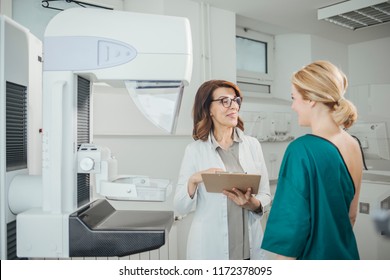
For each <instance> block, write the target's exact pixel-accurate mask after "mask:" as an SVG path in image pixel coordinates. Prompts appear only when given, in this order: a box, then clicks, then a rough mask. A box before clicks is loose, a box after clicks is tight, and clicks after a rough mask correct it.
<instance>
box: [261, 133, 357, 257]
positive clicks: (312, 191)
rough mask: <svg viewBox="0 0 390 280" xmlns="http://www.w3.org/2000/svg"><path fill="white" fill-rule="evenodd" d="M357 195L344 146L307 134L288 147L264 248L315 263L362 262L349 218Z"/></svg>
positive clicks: (281, 168)
mask: <svg viewBox="0 0 390 280" xmlns="http://www.w3.org/2000/svg"><path fill="white" fill-rule="evenodd" d="M354 194H355V187H354V183H353V180H352V177H351V175H350V173H349V171H348V169H347V166H346V164H345V162H344V159H343V158H342V156H341V154H340V152H339V150H338V148H337V147H336V146H335V145H334V144H333V143H331V142H330V141H328V140H326V139H324V138H321V137H318V136H315V135H312V134H307V135H304V136H302V137H299V138H297V139H296V140H294V141H293V142H292V143H290V145H289V146H288V147H287V150H286V153H285V155H284V158H283V161H282V164H281V167H280V172H279V178H278V185H277V190H276V194H275V198H274V201H273V203H272V207H271V211H270V215H269V219H268V222H267V225H266V229H265V233H264V239H263V242H262V245H261V247H262V248H263V249H265V250H268V251H271V252H274V253H276V254H279V255H284V256H288V257H296V258H297V259H306V260H307V259H311V260H341V259H359V252H358V249H357V244H356V239H355V235H354V233H353V229H352V226H351V222H350V220H349V206H350V204H351V202H352V199H353V197H354Z"/></svg>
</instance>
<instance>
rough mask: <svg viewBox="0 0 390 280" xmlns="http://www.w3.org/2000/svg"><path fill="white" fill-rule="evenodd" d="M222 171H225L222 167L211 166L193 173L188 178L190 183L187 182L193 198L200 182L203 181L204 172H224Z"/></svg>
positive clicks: (189, 192)
mask: <svg viewBox="0 0 390 280" xmlns="http://www.w3.org/2000/svg"><path fill="white" fill-rule="evenodd" d="M222 171H224V170H223V169H221V168H209V169H206V170H203V171H199V172H196V173H194V174H192V176H191V177H190V178H189V179H188V184H187V187H188V194H189V196H190V197H191V198H193V197H194V195H195V192H196V189H197V187H198V184H199V183H202V182H203V179H202V174H204V173H217V172H222Z"/></svg>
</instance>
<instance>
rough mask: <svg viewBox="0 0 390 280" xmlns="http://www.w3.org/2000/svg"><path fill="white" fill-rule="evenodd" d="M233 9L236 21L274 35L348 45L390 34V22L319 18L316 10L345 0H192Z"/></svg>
mask: <svg viewBox="0 0 390 280" xmlns="http://www.w3.org/2000/svg"><path fill="white" fill-rule="evenodd" d="M193 1H195V2H204V3H208V4H210V6H212V7H217V8H221V9H224V10H229V11H233V12H235V13H236V14H237V15H238V19H237V24H239V25H243V27H248V28H256V29H257V30H259V31H262V32H265V33H270V34H274V35H278V34H285V33H305V34H312V35H316V36H320V37H323V38H327V39H329V40H332V41H337V42H341V43H345V44H355V43H360V42H364V41H370V40H376V39H380V38H385V37H390V22H388V23H385V24H381V25H376V26H370V27H366V28H361V29H357V30H350V29H348V28H344V27H341V26H338V25H335V24H333V23H330V22H327V21H325V20H318V19H317V10H318V9H319V8H323V7H326V6H329V5H333V4H336V3H339V2H343V0H193ZM244 25H246V26H244Z"/></svg>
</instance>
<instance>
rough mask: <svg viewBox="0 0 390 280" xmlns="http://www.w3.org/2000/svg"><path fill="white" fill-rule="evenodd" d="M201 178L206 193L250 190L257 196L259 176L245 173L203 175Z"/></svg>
mask: <svg viewBox="0 0 390 280" xmlns="http://www.w3.org/2000/svg"><path fill="white" fill-rule="evenodd" d="M202 178H203V183H204V185H205V187H206V190H207V192H212V193H221V192H222V191H223V190H231V189H232V188H237V189H240V190H241V191H243V192H246V190H247V189H248V188H252V193H253V194H257V192H258V190H259V184H260V178H261V176H260V175H256V174H245V173H204V174H202Z"/></svg>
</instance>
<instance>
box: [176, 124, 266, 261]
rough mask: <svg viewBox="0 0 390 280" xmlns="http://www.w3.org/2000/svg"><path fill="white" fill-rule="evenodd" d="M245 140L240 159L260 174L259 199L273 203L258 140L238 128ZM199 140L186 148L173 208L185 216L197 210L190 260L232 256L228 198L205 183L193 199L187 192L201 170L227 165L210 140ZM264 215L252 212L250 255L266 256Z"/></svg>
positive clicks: (246, 167) (189, 246)
mask: <svg viewBox="0 0 390 280" xmlns="http://www.w3.org/2000/svg"><path fill="white" fill-rule="evenodd" d="M236 130H237V133H238V134H239V136H240V138H241V139H242V142H240V143H239V162H240V164H241V167H242V168H243V170H244V171H245V172H247V173H248V174H260V175H261V180H260V187H259V192H258V194H257V195H256V198H257V199H259V200H260V201H261V204H262V205H263V207H265V206H267V205H269V204H270V202H271V194H270V187H269V178H268V172H267V168H266V165H265V161H264V156H263V151H262V149H261V146H260V143H259V141H258V140H257V139H256V138H254V137H250V136H247V135H244V133H243V132H242V131H241V130H239V129H237V128H236ZM210 138H211V137H209V139H208V140H207V141H202V140H197V141H195V142H193V143H191V144H189V145H188V146H187V147H186V150H185V153H184V157H183V161H182V165H181V169H180V175H179V179H178V183H177V186H176V193H175V198H174V207H175V210H176V212H177V213H178V214H180V215H186V214H188V213H189V212H191V211H194V210H195V213H194V218H193V221H192V224H191V228H190V231H189V236H188V240H187V259H203V260H208V259H219V260H224V259H229V243H228V242H229V238H228V218H227V199H228V198H227V197H226V196H225V195H224V194H220V193H208V192H207V191H206V189H205V186H204V184H203V183H201V184H199V185H198V189H197V191H196V193H195V196H194V198H193V199H191V198H190V196H189V195H188V190H187V181H188V179H189V177H190V176H191V175H192V174H194V173H196V172H199V171H202V170H206V169H209V168H222V169H224V170H225V166H224V164H223V162H222V159H221V158H220V156H219V154H218V152H217V151H216V150H215V149H214V148H213V145H212V143H211V140H210ZM261 218H262V215H259V214H256V213H253V212H251V211H249V215H248V228H249V244H250V258H251V259H263V258H264V251H263V250H261V248H260V246H261V242H262V239H263V229H262V226H261V223H260V220H261Z"/></svg>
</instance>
